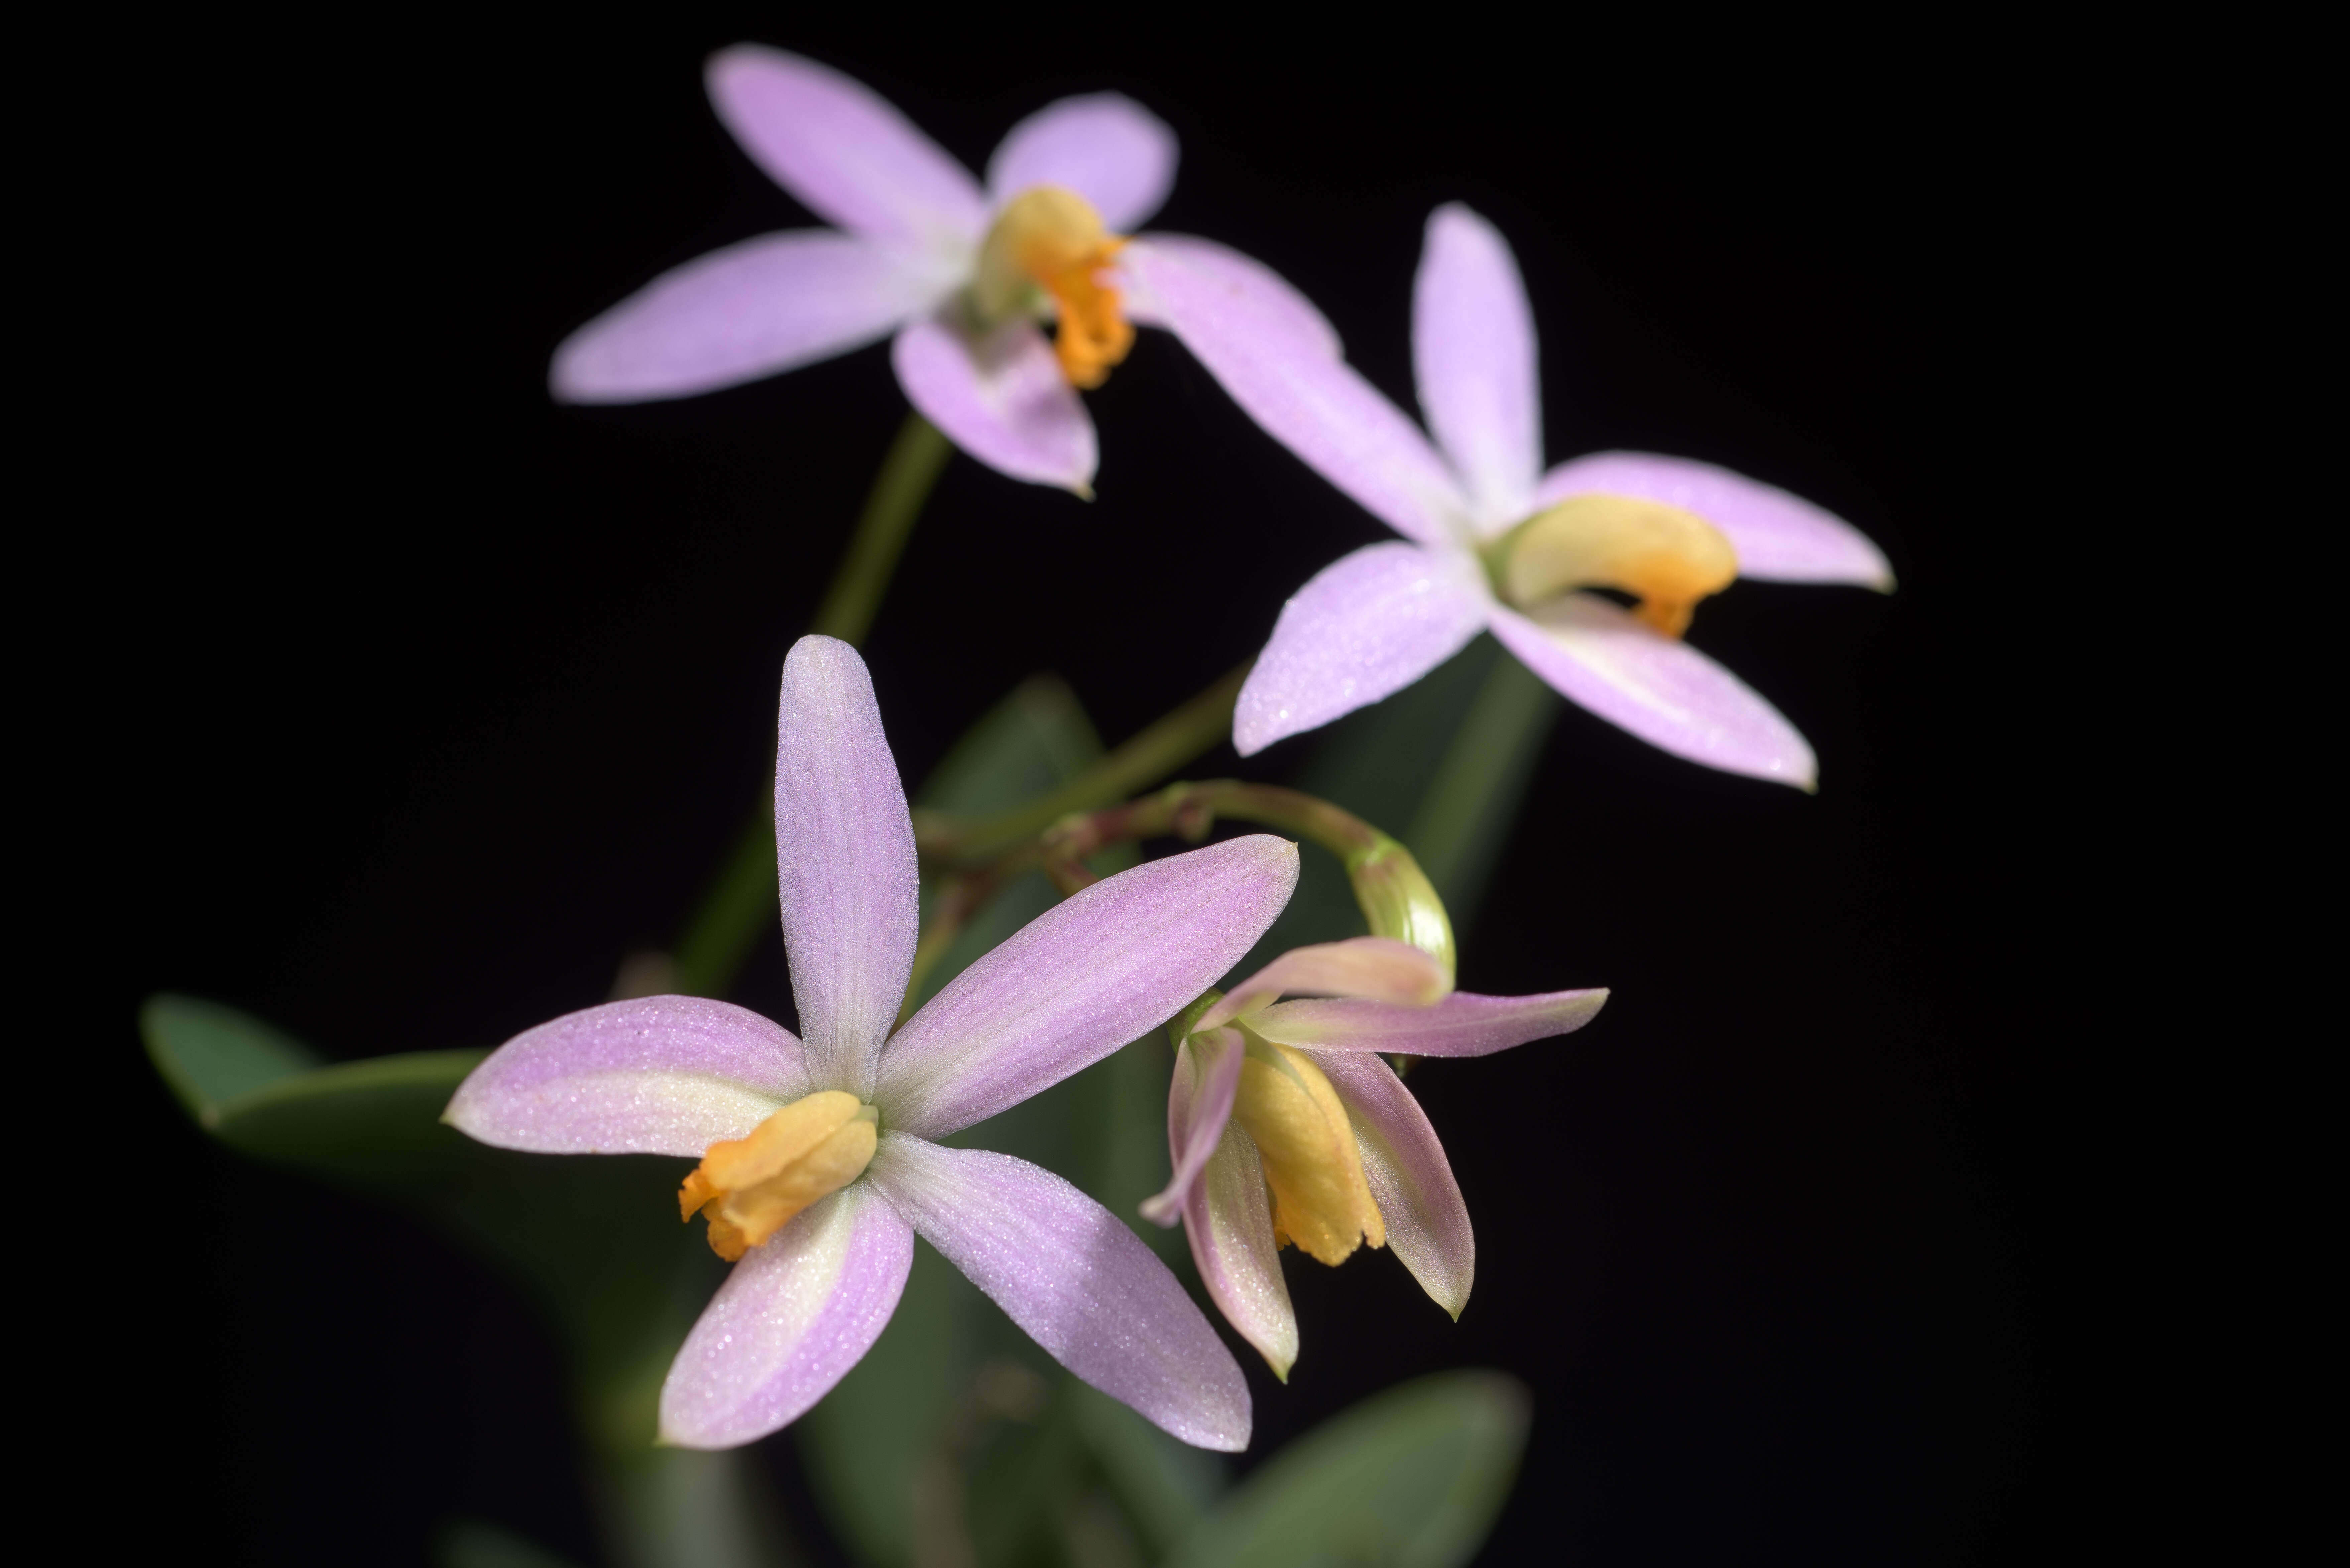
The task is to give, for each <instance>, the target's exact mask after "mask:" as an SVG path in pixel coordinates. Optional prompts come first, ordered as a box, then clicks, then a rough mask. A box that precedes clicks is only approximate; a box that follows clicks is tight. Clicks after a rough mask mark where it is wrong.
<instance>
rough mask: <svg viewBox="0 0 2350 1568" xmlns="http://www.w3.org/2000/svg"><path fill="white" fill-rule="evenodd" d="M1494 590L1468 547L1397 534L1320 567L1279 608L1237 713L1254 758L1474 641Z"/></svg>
mask: <svg viewBox="0 0 2350 1568" xmlns="http://www.w3.org/2000/svg"><path fill="white" fill-rule="evenodd" d="M1492 603H1493V601H1492V594H1491V593H1489V592H1488V591H1487V590H1486V588H1485V586H1484V584H1483V582H1482V581H1481V580H1480V578H1479V576H1478V571H1477V564H1476V562H1475V561H1474V560H1472V559H1471V557H1470V556H1469V555H1468V554H1467V552H1465V551H1461V550H1447V549H1426V548H1422V547H1421V546H1419V545H1408V544H1404V543H1402V542H1401V541H1390V542H1388V543H1387V544H1384V545H1365V546H1364V547H1363V548H1361V549H1359V550H1357V551H1356V552H1355V553H1354V554H1352V555H1350V556H1340V557H1339V558H1338V559H1337V560H1336V561H1333V562H1332V563H1331V564H1330V565H1328V566H1325V567H1323V568H1322V569H1321V570H1320V571H1319V572H1316V573H1315V575H1314V576H1313V577H1312V578H1311V579H1310V580H1309V581H1308V582H1307V583H1306V585H1305V587H1302V588H1300V589H1298V590H1297V592H1296V593H1295V594H1293V595H1291V596H1290V599H1289V602H1288V603H1287V604H1285V605H1284V606H1282V607H1281V618H1280V619H1279V620H1277V621H1275V622H1274V628H1273V640H1272V641H1270V642H1268V643H1266V644H1265V647H1264V651H1263V653H1261V654H1259V655H1257V660H1256V668H1255V669H1253V670H1250V671H1249V677H1248V680H1247V681H1246V682H1245V683H1244V684H1243V686H1242V687H1241V695H1240V701H1239V702H1238V703H1237V704H1236V705H1235V706H1234V708H1233V710H1232V747H1233V749H1234V750H1236V751H1238V752H1239V753H1240V754H1241V755H1243V756H1244V757H1245V756H1252V755H1253V754H1255V753H1258V752H1261V751H1263V750H1264V748H1265V747H1267V746H1269V745H1271V744H1273V742H1275V741H1278V740H1281V739H1283V738H1284V737H1286V736H1289V735H1295V734H1297V733H1299V732H1303V731H1305V730H1313V729H1318V728H1320V727H1321V726H1322V725H1324V724H1326V723H1328V722H1330V721H1331V720H1333V719H1336V718H1337V717H1339V716H1340V715H1341V714H1345V713H1351V712H1353V711H1355V710H1356V709H1357V708H1362V707H1367V706H1368V705H1369V704H1371V703H1373V702H1376V701H1378V700H1379V699H1380V698H1382V697H1386V696H1389V695H1391V694H1393V693H1394V692H1397V691H1401V690H1403V688H1405V687H1407V686H1409V685H1410V684H1411V683H1412V682H1413V681H1415V680H1419V678H1420V677H1421V676H1423V675H1425V674H1427V673H1428V672H1429V671H1430V670H1433V669H1435V668H1436V667H1437V666H1438V665H1440V664H1441V663H1443V662H1444V661H1445V660H1446V659H1450V658H1451V657H1452V656H1453V655H1454V654H1456V653H1458V652H1460V651H1461V649H1463V648H1465V647H1466V646H1468V643H1469V639H1471V638H1473V637H1475V636H1476V635H1477V634H1478V633H1479V632H1480V631H1482V630H1483V629H1484V628H1485V621H1486V617H1487V616H1488V614H1489V613H1491V610H1492Z"/></svg>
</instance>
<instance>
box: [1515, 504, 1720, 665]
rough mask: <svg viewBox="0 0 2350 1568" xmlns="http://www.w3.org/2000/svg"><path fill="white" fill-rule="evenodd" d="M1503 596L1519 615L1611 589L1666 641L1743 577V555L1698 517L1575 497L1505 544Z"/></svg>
mask: <svg viewBox="0 0 2350 1568" xmlns="http://www.w3.org/2000/svg"><path fill="white" fill-rule="evenodd" d="M1495 575H1496V576H1497V578H1498V579H1499V580H1498V584H1497V586H1498V587H1500V588H1501V590H1502V596H1503V597H1504V598H1506V599H1508V600H1509V601H1510V602H1511V603H1512V604H1514V605H1517V606H1518V607H1521V608H1523V607H1527V606H1531V605H1534V604H1539V603H1541V602H1542V601H1543V600H1544V599H1549V598H1555V597H1558V596H1559V595H1561V594H1564V593H1566V592H1568V591H1570V590H1572V589H1575V588H1614V589H1616V590H1617V591H1618V592H1621V593H1627V594H1630V595H1632V596H1633V597H1635V598H1636V599H1638V601H1639V603H1638V607H1636V608H1635V609H1634V610H1633V612H1632V613H1633V614H1634V615H1636V616H1638V618H1640V619H1641V620H1643V621H1645V622H1647V623H1648V625H1649V626H1650V627H1652V628H1655V629H1656V630H1658V631H1659V632H1662V633H1663V634H1664V635H1665V636H1667V637H1679V636H1680V635H1681V634H1682V633H1683V632H1685V631H1687V630H1688V629H1689V624H1690V617H1691V616H1692V615H1694V614H1695V613H1696V610H1697V603H1698V601H1699V600H1700V599H1701V598H1704V597H1707V596H1708V595H1710V594H1718V593H1720V592H1721V590H1722V589H1724V588H1726V587H1729V586H1730V585H1731V582H1733V581H1735V580H1736V578H1737V576H1738V552H1737V550H1736V549H1735V548H1734V547H1732V545H1731V543H1730V541H1729V539H1728V538H1726V537H1725V536H1724V535H1722V532H1721V529H1719V528H1716V527H1715V526H1714V525H1713V524H1711V523H1709V522H1707V521H1706V520H1705V519H1704V518H1702V517H1700V516H1699V515H1698V514H1696V513H1694V512H1689V511H1684V510H1683V509H1681V508H1680V507H1678V506H1669V505H1667V504H1664V503H1663V502H1661V501H1645V500H1639V499H1636V498H1634V497H1632V496H1628V495H1605V494H1595V495H1577V496H1574V497H1572V498H1570V499H1568V500H1565V501H1562V502H1560V503H1559V504H1557V505H1555V506H1553V507H1550V508H1548V509H1547V510H1545V511H1543V512H1539V513H1537V514H1534V516H1533V517H1530V518H1528V519H1527V520H1526V521H1525V522H1523V523H1522V524H1519V525H1518V526H1517V527H1516V528H1515V529H1513V530H1512V531H1511V533H1510V534H1509V535H1507V536H1506V537H1505V538H1504V539H1503V542H1502V545H1501V548H1500V551H1499V569H1498V570H1497V572H1496V574H1495Z"/></svg>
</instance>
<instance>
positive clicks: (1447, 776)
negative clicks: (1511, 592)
mask: <svg viewBox="0 0 2350 1568" xmlns="http://www.w3.org/2000/svg"><path fill="white" fill-rule="evenodd" d="M1558 711H1559V697H1558V693H1556V692H1555V691H1552V690H1551V689H1550V688H1549V687H1548V686H1546V685H1544V683H1543V680H1542V678H1541V677H1540V676H1538V675H1536V674H1535V673H1534V671H1533V670H1528V669H1527V668H1526V667H1525V666H1524V665H1523V664H1521V663H1519V662H1518V661H1517V660H1516V659H1513V658H1511V657H1509V655H1507V654H1503V656H1502V657H1501V658H1499V659H1495V660H1493V663H1492V669H1490V670H1487V671H1486V674H1485V679H1484V680H1483V681H1482V683H1481V684H1480V685H1479V686H1478V688H1477V694H1476V695H1475V696H1474V697H1472V698H1471V700H1470V702H1469V711H1468V712H1467V713H1466V714H1465V715H1463V717H1462V718H1461V727H1460V729H1459V730H1457V731H1455V732H1453V736H1452V743H1451V745H1450V746H1448V747H1446V748H1445V753H1444V758H1443V761H1441V762H1440V763H1438V764H1437V769H1436V776H1435V777H1434V778H1433V779H1431V780H1430V783H1429V786H1428V793H1427V794H1424V795H1422V796H1421V797H1420V802H1419V809H1418V810H1417V811H1416V812H1414V813H1413V814H1412V819H1411V824H1410V826H1409V827H1407V828H1406V829H1405V831H1404V839H1405V841H1406V842H1407V843H1409V844H1410V845H1411V846H1413V848H1414V850H1415V852H1416V853H1417V854H1418V855H1419V865H1420V868H1421V869H1422V870H1424V871H1425V872H1426V873H1427V874H1428V879H1429V880H1430V882H1432V883H1433V884H1435V888H1436V891H1437V893H1438V894H1439V895H1440V897H1441V898H1443V900H1444V903H1445V905H1446V907H1447V908H1450V909H1464V910H1468V911H1470V912H1471V919H1473V918H1474V911H1475V910H1476V909H1477V907H1478V906H1479V904H1480V903H1481V902H1482V900H1483V898H1484V893H1485V884H1486V883H1487V882H1488V881H1489V880H1490V879H1491V878H1492V873H1493V867H1494V865H1495V863H1496V862H1497V861H1498V860H1499V859H1500V857H1501V853H1502V846H1503V843H1505V842H1506V841H1507V840H1508V838H1509V836H1510V830H1511V829H1512V828H1513V827H1514V826H1516V825H1517V820H1518V811H1519V808H1520V807H1521V806H1523V805H1524V804H1525V798H1526V786H1527V785H1528V784H1532V783H1533V782H1534V764H1535V763H1539V762H1540V761H1541V760H1542V752H1543V743H1544V742H1545V741H1547V740H1548V739H1549V738H1550V732H1551V726H1552V725H1553V724H1554V723H1555V722H1557V719H1558Z"/></svg>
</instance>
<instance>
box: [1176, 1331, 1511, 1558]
mask: <svg viewBox="0 0 2350 1568" xmlns="http://www.w3.org/2000/svg"><path fill="white" fill-rule="evenodd" d="M1527 1415H1528V1404H1527V1398H1526V1391H1525V1388H1524V1386H1523V1385H1522V1384H1520V1383H1518V1382H1517V1381H1516V1380H1515V1379H1514V1378H1511V1377H1506V1376H1503V1375H1502V1374H1500V1373H1495V1372H1450V1373H1442V1374H1440V1375H1438V1376H1433V1377H1423V1378H1420V1379H1419V1380H1418V1381H1416V1382H1412V1383H1407V1384H1404V1385H1402V1386H1399V1387H1396V1388H1390V1389H1388V1391H1387V1392H1386V1393H1384V1394H1380V1395H1378V1396H1375V1397H1372V1398H1369V1399H1366V1400H1364V1401H1363V1402H1362V1403H1361V1404H1359V1405H1357V1406H1356V1407H1354V1408H1352V1409H1350V1410H1347V1411H1345V1412H1343V1413H1342V1414H1340V1415H1338V1416H1336V1417H1332V1418H1331V1419H1330V1420H1328V1421H1326V1422H1324V1423H1323V1424H1322V1425H1321V1426H1319V1427H1317V1428H1315V1429H1314V1430H1313V1431H1311V1432H1308V1433H1307V1434H1306V1435H1305V1437H1303V1438H1298V1439H1297V1440H1296V1441H1295V1442H1294V1443H1292V1444H1290V1445H1289V1447H1287V1448H1285V1449H1283V1450H1282V1451H1281V1452H1280V1453H1278V1454H1276V1455H1275V1456H1274V1458H1273V1459H1271V1460H1270V1461H1268V1462H1267V1463H1266V1464H1265V1466H1264V1468H1263V1469H1260V1470H1258V1471H1257V1472H1256V1474H1254V1475H1253V1476H1251V1477H1250V1478H1249V1479H1248V1480H1246V1481H1245V1482H1243V1484H1242V1485H1241V1487H1240V1488H1239V1489H1238V1490H1235V1491H1234V1492H1233V1493H1232V1497H1231V1498H1230V1499H1229V1500H1227V1501H1226V1502H1225V1503H1224V1505H1223V1506H1222V1508H1220V1509H1218V1510H1217V1511H1216V1512H1215V1514H1214V1515H1213V1516H1212V1517H1211V1518H1210V1519H1209V1520H1208V1521H1207V1522H1206V1523H1204V1524H1202V1525H1201V1527H1200V1529H1199V1531H1198V1532H1196V1533H1194V1534H1193V1535H1192V1536H1191V1539H1190V1540H1189V1541H1187V1542H1185V1543H1184V1546H1183V1549H1182V1551H1181V1552H1180V1553H1178V1554H1177V1556H1176V1557H1175V1558H1174V1559H1173V1560H1172V1561H1174V1562H1175V1563H1179V1564H1180V1565H1181V1568H1257V1565H1262V1568H1319V1565H1323V1564H1326V1565H1328V1568H1341V1565H1344V1568H1453V1565H1454V1564H1458V1563H1466V1562H1467V1561H1468V1560H1469V1559H1470V1557H1471V1556H1472V1555H1474V1553H1475V1552H1476V1550H1477V1548H1478V1546H1479V1545H1480V1544H1482V1542H1483V1541H1484V1539H1485V1535H1486V1532H1488V1531H1490V1530H1491V1529H1492V1525H1493V1518H1494V1515H1495V1514H1496V1513H1498V1512H1499V1511H1500V1510H1501V1506H1502V1501H1503V1498H1505V1497H1507V1496H1508V1495H1509V1490H1510V1483H1511V1481H1512V1480H1513V1479H1514V1478H1515V1477H1516V1475H1517V1469H1518V1458H1519V1455H1520V1453H1521V1452H1522V1451H1523V1449H1524V1447H1525V1436H1526V1421H1527Z"/></svg>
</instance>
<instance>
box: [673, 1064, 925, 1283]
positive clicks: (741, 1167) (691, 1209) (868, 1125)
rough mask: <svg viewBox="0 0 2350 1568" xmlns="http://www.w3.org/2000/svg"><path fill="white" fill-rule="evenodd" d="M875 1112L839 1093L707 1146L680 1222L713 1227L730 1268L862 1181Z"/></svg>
mask: <svg viewBox="0 0 2350 1568" xmlns="http://www.w3.org/2000/svg"><path fill="white" fill-rule="evenodd" d="M879 1132H880V1125H879V1116H877V1114H876V1113H875V1111H874V1109H873V1107H872V1106H868V1105H865V1104H863V1103H862V1102H861V1101H859V1100H858V1097H857V1096H854V1095H851V1094H847V1093H844V1092H843V1091H841V1090H839V1089H825V1090H822V1091H820V1092H818V1093H816V1094H813V1095H810V1096H806V1098H805V1099H799V1100H795V1101H793V1102H792V1103H791V1104H790V1105H788V1106H785V1107H784V1108H783V1109H782V1110H780V1111H777V1112H776V1113H775V1115H774V1116H769V1117H768V1118H767V1119H766V1120H765V1121H764V1122H761V1123H760V1124H759V1125H758V1127H755V1128H754V1129H753V1131H752V1133H751V1135H750V1137H740V1138H726V1139H722V1140H721V1141H719V1142H717V1143H713V1144H712V1145H711V1146H710V1148H709V1151H708V1152H707V1153H705V1154H704V1155H703V1156H702V1163H701V1164H700V1165H698V1166H696V1167H695V1168H693V1171H692V1173H691V1174H690V1175H689V1176H687V1177H686V1179H685V1184H684V1185H683V1186H682V1187H681V1188H679V1189H678V1194H677V1207H678V1212H679V1215H680V1217H681V1218H682V1219H685V1220H691V1219H692V1218H693V1217H694V1215H695V1214H697V1213H699V1214H702V1215H705V1216H707V1217H708V1219H709V1220H710V1250H711V1251H713V1252H715V1253H717V1254H718V1255H719V1256H720V1257H722V1258H723V1259H725V1260H726V1261H727V1262H730V1263H731V1262H735V1261H736V1260H737V1259H739V1258H741V1257H742V1256H743V1253H744V1252H745V1251H748V1250H749V1249H751V1248H753V1247H757V1246H762V1245H764V1244H765V1243H766V1242H767V1241H769V1240H770V1239H772V1238H773V1237H774V1236H775V1232H776V1231H780V1230H782V1229H783V1228H784V1227H785V1225H787V1224H789V1223H790V1222H791V1220H792V1218H793V1217H794V1216H795V1215H796V1214H798V1213H799V1211H800V1210H803V1209H806V1207H808V1205H810V1204H812V1203H814V1202H815V1201H816V1199H819V1198H824V1197H827V1196H828V1195H829V1194H831V1193H835V1192H837V1191H839V1190H840V1189H842V1188H844V1187H846V1186H847V1185H848V1184H849V1183H850V1182H852V1181H854V1180H856V1179H858V1177H859V1176H861V1175H863V1174H864V1171H865V1168H866V1167H867V1166H868V1165H869V1164H871V1163H872V1160H873V1150H874V1147H875V1145H876V1143H877V1142H878V1141H879Z"/></svg>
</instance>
